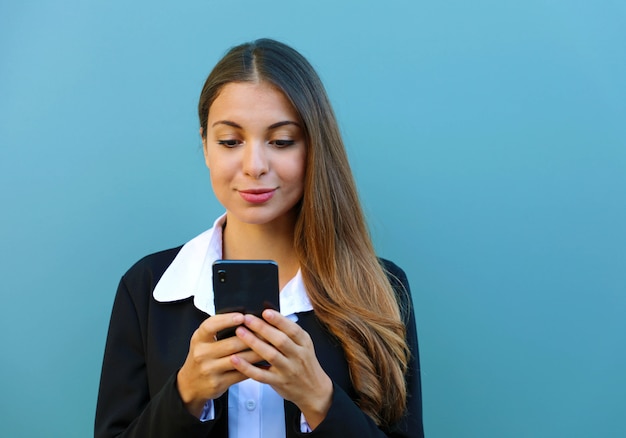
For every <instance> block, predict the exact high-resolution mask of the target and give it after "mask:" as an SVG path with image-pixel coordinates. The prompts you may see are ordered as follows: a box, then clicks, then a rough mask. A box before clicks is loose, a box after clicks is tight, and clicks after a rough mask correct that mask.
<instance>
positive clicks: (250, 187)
mask: <svg viewBox="0 0 626 438" xmlns="http://www.w3.org/2000/svg"><path fill="white" fill-rule="evenodd" d="M206 129H207V132H206V136H204V138H203V143H204V156H205V160H206V165H207V167H208V168H209V170H210V174H211V184H212V186H213V191H214V192H215V195H216V197H217V199H218V200H219V201H220V203H221V204H222V205H223V206H224V207H225V208H226V211H227V214H228V221H229V223H231V221H240V222H244V223H248V224H269V223H273V222H276V223H280V221H281V220H284V219H293V212H294V207H295V205H296V204H297V203H298V201H300V199H301V198H302V194H303V192H304V172H305V162H306V150H307V145H306V140H305V135H304V130H303V128H302V124H301V122H300V118H299V117H298V114H297V112H296V110H295V109H294V107H293V106H292V105H291V103H290V102H289V101H288V100H287V98H286V97H285V95H284V94H283V93H282V92H281V91H279V90H278V89H276V88H275V87H273V86H272V85H270V84H268V83H265V82H260V83H253V82H231V83H229V84H227V85H225V86H224V87H223V88H222V90H221V92H220V93H219V94H218V96H217V98H216V99H215V100H214V101H213V104H212V105H211V107H210V109H209V118H208V123H207V128H206ZM201 134H202V133H201ZM277 221H278V222H277Z"/></svg>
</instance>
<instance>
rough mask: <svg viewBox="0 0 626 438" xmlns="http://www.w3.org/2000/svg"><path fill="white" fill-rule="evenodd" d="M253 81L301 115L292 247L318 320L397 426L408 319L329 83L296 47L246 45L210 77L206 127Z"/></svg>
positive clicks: (203, 111) (376, 408) (360, 384)
mask: <svg viewBox="0 0 626 438" xmlns="http://www.w3.org/2000/svg"><path fill="white" fill-rule="evenodd" d="M247 81H267V82H269V83H271V84H273V85H274V86H276V87H277V88H278V89H280V90H282V92H283V93H284V94H285V95H286V96H287V98H288V99H289V100H290V101H291V103H292V104H293V106H294V107H295V108H296V110H297V111H298V113H299V115H300V118H301V120H302V123H303V125H304V130H305V134H306V138H307V145H308V149H307V165H306V177H305V188H304V195H303V198H302V202H301V205H300V212H299V216H298V220H297V223H296V229H295V242H294V245H295V249H296V252H297V254H298V258H299V263H300V269H301V271H302V276H303V279H304V283H305V286H306V289H307V294H308V296H309V299H310V300H311V303H312V304H313V308H314V309H315V314H316V316H317V318H318V319H319V320H320V321H321V322H322V323H323V324H324V325H325V326H326V327H327V328H328V330H329V331H330V332H331V333H332V334H333V335H334V336H335V337H336V338H337V339H338V340H339V342H340V343H341V345H342V347H343V350H344V352H345V355H346V359H347V361H348V366H349V370H350V376H351V379H352V384H353V386H354V388H355V390H356V392H357V394H358V401H357V403H358V405H359V407H360V408H361V409H362V410H363V411H364V412H365V413H367V414H368V415H369V416H370V417H371V418H372V419H373V420H374V421H375V422H376V423H377V424H381V425H384V424H389V423H393V422H394V421H396V420H398V419H399V418H400V417H401V416H402V414H403V412H404V409H405V406H406V398H407V393H406V392H407V391H406V385H405V376H404V375H405V372H406V369H407V363H408V355H409V352H408V351H409V350H408V347H407V345H406V341H405V326H404V324H403V322H402V317H401V309H400V308H399V305H398V300H397V298H396V294H395V292H394V290H393V289H392V287H391V284H390V282H389V279H388V277H387V275H386V273H385V271H384V269H383V267H382V266H381V264H380V262H379V260H378V258H377V257H376V254H375V252H374V248H373V245H372V241H371V238H370V235H369V232H368V228H367V225H366V222H365V218H364V215H363V212H362V209H361V205H360V201H359V198H358V195H357V190H356V185H355V183H354V179H353V176H352V172H351V170H350V165H349V163H348V157H347V154H346V151H345V147H344V144H343V140H342V138H341V135H340V132H339V127H338V125H337V121H336V118H335V115H334V112H333V110H332V107H331V104H330V101H329V99H328V96H327V94H326V90H325V89H324V86H323V84H322V82H321V81H320V79H319V77H318V75H317V73H316V72H315V70H314V69H313V67H312V66H311V65H310V64H309V62H308V61H307V60H306V59H305V58H304V57H303V56H302V55H300V54H299V53H298V52H297V51H295V50H294V49H292V48H291V47H289V46H287V45H285V44H282V43H279V42H277V41H274V40H270V39H261V40H257V41H254V42H251V43H246V44H242V45H240V46H237V47H234V48H232V49H231V50H230V51H229V52H228V53H227V54H226V55H225V56H224V57H223V58H222V60H221V61H219V62H218V64H217V65H216V66H215V68H214V69H213V71H212V72H211V74H210V75H209V77H208V78H207V80H206V82H205V84H204V87H203V89H202V93H201V95H200V102H199V104H198V115H199V118H200V126H201V128H202V132H203V133H206V132H207V129H206V128H207V126H206V125H207V121H208V115H209V108H210V107H211V104H212V103H213V101H214V100H215V99H216V98H217V96H218V94H219V92H220V90H221V89H222V87H223V86H224V85H226V84H227V83H230V82H247Z"/></svg>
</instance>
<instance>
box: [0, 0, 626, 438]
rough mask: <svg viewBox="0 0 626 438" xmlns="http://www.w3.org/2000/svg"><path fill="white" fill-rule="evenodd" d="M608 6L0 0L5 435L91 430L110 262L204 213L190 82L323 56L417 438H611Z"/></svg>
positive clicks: (621, 332) (623, 313)
mask: <svg viewBox="0 0 626 438" xmlns="http://www.w3.org/2000/svg"><path fill="white" fill-rule="evenodd" d="M625 22H626V6H625V3H624V2H623V1H619V0H615V1H609V0H594V1H591V0H587V1H563V0H555V1H547V0H546V1H539V0H526V1H521V0H520V1H495V0H492V1H489V0H475V1H471V2H470V1H461V0H456V1H441V2H424V1H419V0H418V1H394V0H391V1H385V2H382V1H379V2H368V1H327V0H323V1H316V2H303V1H300V0H292V1H286V0H285V1H271V2H258V1H251V0H250V1H247V0H246V1H244V0H240V1H221V2H215V1H199V0H196V1H181V2H165V1H145V0H137V1H121V0H110V1H79V0H63V1H60V0H57V1H52V0H47V1H46V0H40V1H34V0H33V1H29V0H24V1H19V2H18V1H13V2H9V1H6V0H4V1H2V2H1V3H0V63H1V64H0V142H1V143H0V209H1V213H0V242H1V250H2V251H1V255H0V261H1V263H0V281H1V286H0V290H1V294H2V295H1V297H2V305H1V306H0V345H1V348H2V353H1V361H0V388H2V389H1V390H0V435H1V436H5V437H44V436H46V437H48V436H59V437H61V436H62V437H87V436H90V435H92V423H93V414H94V409H95V401H96V394H97V385H98V379H99V372H100V363H101V359H102V352H103V347H104V341H105V336H106V330H107V325H108V319H109V313H110V309H111V305H112V300H113V296H114V293H115V288H116V286H117V282H118V280H119V277H120V276H121V275H122V274H123V273H124V272H125V270H126V269H127V268H128V267H129V266H130V265H131V264H132V263H133V262H134V261H136V260H137V259H138V258H140V257H141V256H143V255H145V254H148V253H150V252H153V251H157V250H160V249H164V248H168V247H172V246H175V245H178V244H181V243H183V242H185V241H187V240H188V239H190V238H191V237H193V236H195V235H196V234H198V233H199V232H201V231H203V230H204V229H206V228H208V227H209V226H210V225H211V223H212V221H213V219H214V218H215V217H216V215H218V214H219V213H220V212H221V208H220V206H219V205H218V204H217V202H216V201H215V199H214V198H213V196H212V193H211V189H210V185H209V178H208V172H207V171H206V169H205V168H204V164H203V160H202V153H201V149H200V146H201V143H200V138H199V136H198V121H197V120H196V111H195V107H196V103H197V98H198V95H199V92H200V89H201V86H202V83H203V81H204V78H205V76H206V75H207V74H208V72H209V71H210V69H211V68H212V66H213V65H214V63H215V62H216V61H217V60H218V59H219V58H220V57H221V55H222V54H223V53H224V52H225V51H226V49H227V48H229V47H230V46H232V45H235V44H238V43H240V42H243V41H247V40H250V39H254V38H258V37H264V36H269V37H273V38H277V39H280V40H283V41H285V42H287V43H289V44H291V45H293V46H294V47H295V48H297V49H298V50H300V51H301V52H302V53H303V54H304V55H305V56H307V57H308V58H309V59H310V60H311V62H312V63H313V64H314V65H315V67H316V68H317V69H318V71H319V73H320V75H321V76H322V79H323V80H324V82H325V84H326V86H327V88H328V92H329V94H330V97H331V100H332V101H333V102H334V105H335V108H336V111H337V115H338V118H339V121H340V124H341V128H342V130H343V133H344V135H345V139H346V142H347V145H348V148H349V154H350V157H351V161H352V164H353V168H354V172H355V175H356V177H357V180H358V184H359V188H360V192H361V195H362V199H363V202H364V205H365V208H366V211H367V214H368V218H369V221H370V224H371V229H372V235H373V237H374V239H375V243H376V245H377V248H378V251H379V253H380V254H381V255H382V256H385V257H387V258H390V259H393V260H394V261H396V262H397V263H398V264H400V265H401V266H402V267H403V268H404V269H405V270H406V271H407V272H408V275H409V278H410V280H411V282H412V288H413V293H414V300H415V304H416V308H417V309H416V313H417V319H418V329H419V334H420V342H421V355H422V377H423V397H424V419H425V420H424V421H425V429H426V433H427V435H428V436H429V437H591V436H594V437H621V436H626V422H625V421H624V418H625V416H626V294H625V292H626V254H625V252H626V250H625V248H626V227H625V223H626V80H625V78H626V26H624V23H625Z"/></svg>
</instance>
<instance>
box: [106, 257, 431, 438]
mask: <svg viewBox="0 0 626 438" xmlns="http://www.w3.org/2000/svg"><path fill="white" fill-rule="evenodd" d="M180 248H181V247H178V248H174V249H170V250H167V251H162V252H159V253H156V254H152V255H149V256H147V257H145V258H143V259H142V260H140V261H139V262H137V263H136V264H135V265H134V266H133V267H132V268H130V269H129V271H128V272H127V273H126V274H125V275H124V276H123V277H122V279H121V281H120V284H119V287H118V290H117V295H116V296H115V302H114V304H113V311H112V314H111V321H110V326H109V333H108V337H107V341H106V348H105V352H104V361H103V364H102V374H101V378H100V391H99V393H98V403H97V408H96V419H95V437H96V438H105V437H106V438H108V437H150V438H155V437H189V438H193V437H203V438H206V437H217V438H222V437H223V438H227V437H228V412H227V409H228V392H226V393H225V394H224V395H223V396H222V397H220V398H219V399H218V400H215V419H214V420H212V421H208V422H204V423H203V422H200V421H199V420H198V419H197V418H196V417H194V416H193V415H191V414H190V413H189V412H188V411H187V410H186V409H185V407H184V405H183V402H182V400H181V399H180V396H179V394H178V390H177V388H176V374H177V372H178V370H179V368H180V367H181V366H182V365H183V363H184V361H185V358H186V357H187V353H188V351H189V341H190V339H191V335H192V334H193V332H194V331H195V330H196V329H197V328H198V326H199V325H200V323H202V321H204V320H205V319H206V318H207V317H208V315H207V314H205V313H204V312H202V311H200V310H199V309H197V308H196V307H195V306H194V304H193V297H191V298H188V299H185V300H181V301H176V302H168V303H159V302H157V301H155V300H154V298H153V297H152V291H153V290H154V287H155V286H156V284H157V282H158V281H159V279H160V278H161V275H163V272H165V270H166V269H167V267H168V266H169V265H170V263H171V262H172V260H173V259H174V258H175V257H176V254H178V251H179V250H180ZM381 262H382V263H383V266H384V267H385V269H386V270H387V272H389V274H390V275H389V278H390V280H391V282H392V285H393V286H394V289H395V290H396V291H400V290H401V288H402V287H404V288H406V290H407V291H408V290H409V286H408V283H407V279H406V275H405V274H404V272H403V271H402V270H401V269H400V268H399V267H398V266H396V265H395V264H393V263H392V262H389V261H386V260H381ZM398 297H399V299H400V300H401V304H402V306H403V308H404V309H406V312H405V322H406V326H407V341H408V345H409V347H410V350H411V359H410V363H409V373H408V374H407V383H408V394H409V398H408V404H407V406H408V408H407V411H406V414H405V416H404V417H403V418H402V420H401V421H400V422H399V423H397V424H395V425H393V426H392V427H391V428H388V429H384V430H381V429H379V428H378V427H377V426H376V424H375V423H374V422H373V421H372V420H371V419H370V417H368V416H367V415H366V414H364V413H363V411H361V409H359V407H358V406H357V405H356V404H355V403H354V401H353V400H355V399H356V394H355V391H354V389H353V387H352V384H351V381H350V375H349V372H348V367H347V363H346V359H345V356H344V354H343V350H342V348H341V347H340V345H339V344H338V342H337V341H336V339H335V338H334V337H333V336H332V335H330V334H329V333H328V332H327V331H326V330H325V329H324V327H323V326H321V325H320V323H319V322H318V321H317V318H316V317H315V314H314V312H313V311H310V312H303V313H299V314H298V324H299V325H300V326H301V327H303V328H304V329H305V330H306V331H307V332H308V333H309V335H310V336H311V338H312V339H313V343H314V345H315V352H316V354H317V358H318V360H319V362H320V364H321V365H322V367H323V368H324V371H326V373H327V374H328V375H329V376H330V378H331V379H332V381H333V386H334V391H333V400H332V405H331V408H330V410H329V411H328V414H327V416H326V418H325V419H324V421H323V422H322V423H321V424H320V425H319V426H318V427H317V428H316V429H315V430H314V431H313V432H311V433H309V434H302V433H301V432H300V411H299V410H298V408H297V407H296V406H295V405H294V404H293V403H290V402H287V401H286V402H285V421H286V433H287V437H299V436H304V435H306V436H310V437H331V438H332V437H337V438H346V437H352V436H355V437H359V438H366V437H384V436H392V437H423V427H422V400H421V382H420V373H419V357H418V347H417V333H416V328H415V316H414V312H413V308H412V303H411V300H410V296H409V297H407V295H406V294H401V293H398Z"/></svg>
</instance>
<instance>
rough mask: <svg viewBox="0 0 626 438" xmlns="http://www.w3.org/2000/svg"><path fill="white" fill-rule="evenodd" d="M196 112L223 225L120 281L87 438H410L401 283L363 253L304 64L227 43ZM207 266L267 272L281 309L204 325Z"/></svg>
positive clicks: (360, 223) (353, 199)
mask: <svg viewBox="0 0 626 438" xmlns="http://www.w3.org/2000/svg"><path fill="white" fill-rule="evenodd" d="M198 109H199V118H200V135H201V137H202V142H203V147H204V155H205V161H206V165H207V167H208V168H209V171H210V175H211V184H212V187H213V191H214V193H215V195H216V196H217V198H218V200H219V201H220V203H221V204H222V205H223V206H224V207H225V209H226V214H225V215H223V216H221V217H220V218H218V219H217V220H216V221H215V223H214V225H213V227H212V228H211V229H209V230H208V231H206V232H204V233H203V234H201V235H200V236H198V237H196V238H194V239H192V240H191V241H190V242H188V243H187V244H185V245H183V246H182V247H179V248H174V249H171V250H167V251H163V252H160V253H156V254H152V255H150V256H147V257H145V258H144V259H142V260H141V261H139V262H138V263H137V264H135V265H134V266H133V267H132V268H131V269H130V270H129V271H128V272H127V273H126V274H125V275H124V276H123V278H122V280H121V282H120V286H119V288H118V292H117V295H116V298H115V303H114V306H113V312H112V316H111V323H110V327H109V334H108V338H107V344H106V350H105V355H104V362H103V368H102V376H101V382H100V392H99V396H98V406H97V412H96V436H97V437H112V436H124V437H131V436H132V437H161V436H162V437H169V436H176V437H179V436H181V437H182V436H185V437H255V436H257V437H261V436H263V437H280V436H287V437H295V436H300V435H301V434H309V435H311V436H323V437H335V436H337V437H342V438H345V437H347V436H359V437H370V436H371V437H379V436H380V437H382V436H397V437H421V436H423V428H422V415H421V389H420V375H419V359H418V349H417V335H416V328H415V318H414V313H413V310H412V304H411V298H410V295H409V289H408V283H407V280H406V276H405V274H404V272H403V271H402V270H401V269H400V268H398V267H397V266H396V265H394V264H393V263H391V262H389V261H385V260H381V259H378V258H377V257H376V255H375V253H374V250H373V247H372V243H371V240H370V237H369V234H368V231H367V227H366V225H365V220H364V217H363V214H362V211H361V208H360V205H359V200H358V197H357V192H356V188H355V184H354V181H353V178H352V174H351V171H350V167H349V164H348V160H347V156H346V153H345V149H344V146H343V143H342V140H341V137H340V134H339V129H338V127H337V122H336V120H335V117H334V114H333V111H332V108H331V106H330V103H329V101H328V98H327V96H326V92H325V90H324V87H323V85H322V84H321V82H320V80H319V78H318V76H317V74H316V73H315V71H314V70H313V68H312V67H311V65H310V64H309V63H308V62H307V61H306V60H305V59H304V58H303V57H302V56H301V55H300V54H299V53H297V52H296V51H295V50H293V49H291V48H290V47H288V46H286V45H284V44H281V43H279V42H276V41H273V40H268V39H263V40H258V41H255V42H252V43H249V44H243V45H241V46H238V47H235V48H233V49H231V50H230V51H229V52H228V53H227V54H226V56H225V57H224V58H223V59H222V60H221V61H220V62H219V63H218V64H217V65H216V67H215V68H214V69H213V71H212V72H211V74H210V75H209V77H208V78H207V80H206V83H205V85H204V88H203V90H202V94H201V96H200V102H199V107H198ZM220 258H223V259H271V260H275V261H276V263H277V264H278V267H279V283H280V289H281V292H280V307H281V312H280V313H279V312H276V311H273V310H266V311H264V313H263V315H262V318H258V317H255V316H252V315H242V314H239V313H228V314H220V315H215V309H214V304H213V290H212V285H211V280H212V277H211V265H212V263H213V262H214V261H215V260H217V259H220ZM229 327H237V328H236V336H234V337H231V338H227V339H222V340H219V341H218V340H217V338H216V334H217V332H218V331H220V330H223V329H226V328H229ZM261 360H266V361H267V362H269V364H270V366H269V367H258V366H254V365H253V364H255V363H257V362H259V361H261Z"/></svg>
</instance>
